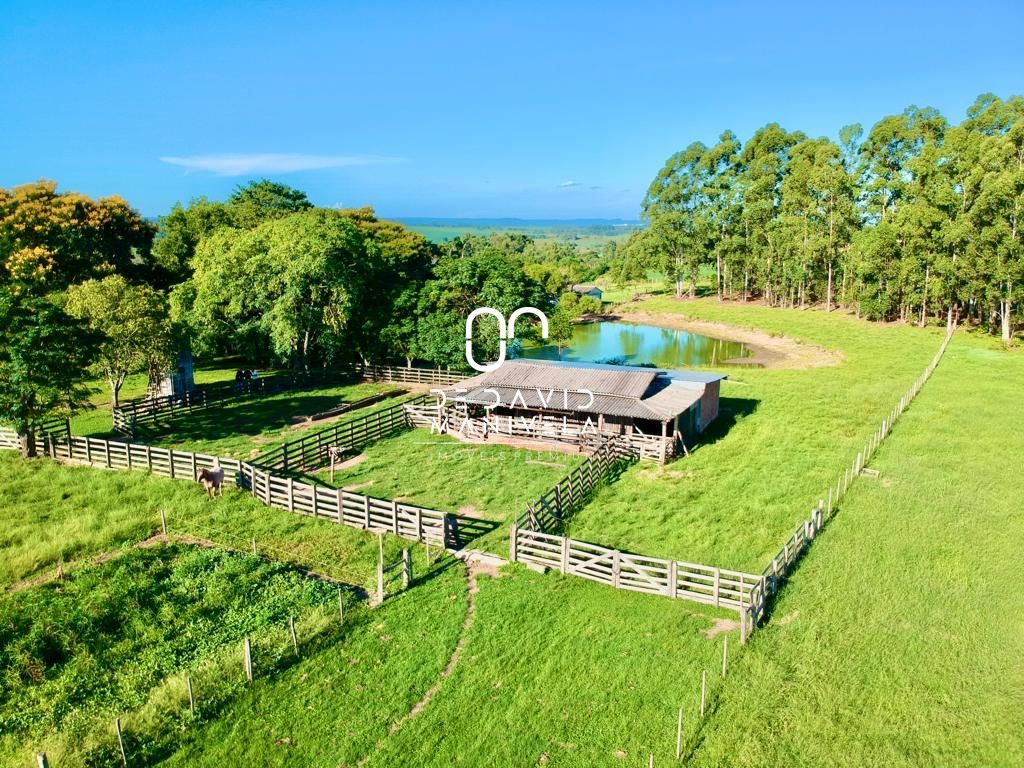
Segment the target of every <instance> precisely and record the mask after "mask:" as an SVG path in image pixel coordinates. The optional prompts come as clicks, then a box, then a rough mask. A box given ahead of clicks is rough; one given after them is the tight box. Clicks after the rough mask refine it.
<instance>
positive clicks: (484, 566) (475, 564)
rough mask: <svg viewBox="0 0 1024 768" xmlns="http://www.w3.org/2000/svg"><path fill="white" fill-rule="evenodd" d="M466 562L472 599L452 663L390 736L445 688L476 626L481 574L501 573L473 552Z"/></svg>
mask: <svg viewBox="0 0 1024 768" xmlns="http://www.w3.org/2000/svg"><path fill="white" fill-rule="evenodd" d="M465 563H466V588H467V594H468V599H467V601H466V617H465V619H463V621H462V629H461V630H460V631H459V639H458V640H457V641H456V643H455V648H454V650H452V655H451V656H450V657H449V658H448V663H447V664H445V665H444V669H442V670H441V674H440V676H439V677H438V678H437V680H435V681H434V684H433V685H432V686H430V687H429V688H428V689H427V690H426V691H425V692H424V693H423V695H422V696H421V697H420V699H419V701H417V702H416V703H415V704H413V706H412V709H410V710H409V711H408V712H406V713H405V714H404V715H402V716H401V717H400V718H398V719H397V720H395V721H394V722H393V723H391V725H390V726H389V727H388V735H389V736H390V735H392V734H395V733H397V732H398V731H399V730H401V728H402V726H404V725H405V724H406V723H407V722H409V721H410V720H412V719H413V718H414V717H416V715H418V714H419V713H420V712H422V711H423V710H424V709H426V707H427V705H428V704H430V702H431V701H432V700H433V699H434V697H435V696H436V695H437V693H438V691H440V690H441V685H442V684H443V683H444V681H445V680H446V679H448V678H449V677H450V676H451V674H452V672H453V671H454V670H455V665H456V664H458V663H459V659H460V658H461V657H462V653H463V651H465V649H466V646H467V645H468V644H469V630H470V628H471V627H472V626H473V618H474V616H475V615H476V593H477V592H478V591H479V587H478V585H477V576H478V575H479V574H481V573H485V574H487V575H489V576H491V577H492V578H496V577H497V575H498V566H497V565H495V564H494V563H491V562H489V561H488V560H486V559H484V560H480V559H477V558H475V557H473V555H472V554H470V555H468V556H467V557H466V558H465ZM382 746H384V739H380V740H378V741H377V743H376V744H374V746H373V749H371V750H370V752H369V753H368V754H366V755H364V756H363V757H362V758H361V759H360V760H359V761H358V762H357V763H356V765H357V766H363V765H366V763H367V762H369V760H370V758H371V757H373V756H374V755H375V754H376V753H377V752H378V751H379V750H380V748H381V747H382Z"/></svg>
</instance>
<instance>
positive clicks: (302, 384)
mask: <svg viewBox="0 0 1024 768" xmlns="http://www.w3.org/2000/svg"><path fill="white" fill-rule="evenodd" d="M351 375H352V374H351V373H349V372H346V371H331V372H328V373H317V374H295V373H268V374H266V375H264V376H261V377H260V378H258V379H254V380H252V381H245V382H233V381H224V382H216V383H213V384H207V385H205V386H203V387H199V388H196V389H194V390H192V391H191V392H185V393H183V394H180V395H161V396H160V397H146V398H138V399H135V400H126V401H125V402H123V403H121V404H120V405H119V406H118V407H117V408H114V409H112V410H111V414H112V418H113V424H114V429H115V430H116V431H117V432H120V433H121V434H124V435H127V436H134V435H135V434H136V432H137V429H138V427H139V426H145V425H150V426H153V425H155V424H157V423H158V422H161V421H170V420H172V419H175V418H178V417H179V416H182V415H189V414H191V413H193V412H194V411H195V410H197V409H203V408H209V407H211V406H215V405H221V404H224V403H229V402H233V401H236V400H242V399H246V398H249V397H255V396H265V395H272V394H276V393H278V392H285V391H288V390H293V389H294V390H297V389H308V388H309V387H313V386H318V385H322V384H324V383H325V382H327V381H330V380H335V379H342V378H344V377H346V376H351Z"/></svg>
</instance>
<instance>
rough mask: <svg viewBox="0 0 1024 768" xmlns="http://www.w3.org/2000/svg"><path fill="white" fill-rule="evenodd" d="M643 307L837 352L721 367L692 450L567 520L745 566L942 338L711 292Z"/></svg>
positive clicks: (606, 538) (644, 471) (855, 446)
mask: <svg viewBox="0 0 1024 768" xmlns="http://www.w3.org/2000/svg"><path fill="white" fill-rule="evenodd" d="M637 306H641V305H637ZM642 307H643V309H644V310H646V311H648V312H652V313H658V312H663V313H674V314H683V315H685V316H687V317H691V318H698V319H704V320H713V321H718V322H725V323H731V324H734V325H745V326H756V327H758V328H761V329H764V330H767V331H769V332H771V333H775V334H779V335H782V334H787V335H789V336H792V337H795V338H797V339H799V340H801V341H804V342H808V343H814V344H817V345H819V346H821V347H824V348H826V349H829V350H833V351H836V352H839V353H841V355H842V357H843V362H842V364H840V365H830V366H823V367H818V368H811V369H805V370H787V369H758V368H736V367H733V368H729V369H728V371H726V372H727V373H728V375H729V379H728V380H727V381H726V382H724V383H723V385H722V400H721V413H720V416H719V418H718V420H717V421H716V422H715V423H714V424H713V425H712V426H711V428H710V429H709V431H708V433H706V435H705V436H704V439H703V443H702V444H701V445H699V447H698V449H697V450H696V451H694V453H693V455H692V456H690V457H686V458H682V459H680V460H677V461H676V462H674V463H672V464H669V465H667V466H665V467H655V466H652V465H649V464H640V465H636V466H634V467H633V468H631V469H630V470H629V471H628V472H626V474H625V475H624V476H623V477H622V478H621V479H620V480H619V481H618V482H616V483H614V484H612V485H610V486H608V487H606V488H605V489H603V490H602V492H601V493H600V494H599V496H598V497H597V498H596V499H595V501H594V502H593V503H591V504H590V505H589V506H587V507H586V508H584V509H583V510H582V511H581V513H580V514H579V515H578V516H577V517H576V518H574V520H573V522H572V525H571V529H570V532H571V534H572V535H573V536H574V537H575V538H578V539H582V540H584V541H593V542H596V543H599V544H605V545H607V546H617V547H620V548H622V549H627V550H631V551H634V552H639V553H642V554H646V555H651V556H655V557H676V558H679V559H682V560H687V561H690V562H698V563H707V564H710V565H717V566H720V567H728V568H736V569H743V570H756V571H760V570H761V568H762V567H764V565H766V564H767V561H768V560H769V559H770V557H771V556H772V555H773V554H774V553H775V552H776V550H777V549H778V548H779V547H780V546H781V545H782V542H783V541H784V539H785V538H787V537H788V536H789V534H790V533H791V532H792V529H793V527H794V526H795V525H796V523H797V522H798V521H800V520H801V519H805V518H806V517H807V513H808V512H809V510H810V509H811V507H812V506H814V505H815V504H817V501H818V499H819V498H821V496H822V494H823V492H825V491H826V489H827V488H828V487H829V484H830V482H834V480H835V478H836V476H838V475H839V474H840V473H841V472H842V470H843V468H844V467H846V466H848V465H849V463H850V461H851V458H852V457H853V456H855V455H856V453H857V451H858V450H860V449H861V448H862V447H863V443H864V439H865V436H866V435H867V434H869V433H870V432H871V431H872V429H874V428H877V425H878V424H879V423H880V422H881V420H882V418H883V417H884V416H886V415H887V414H888V413H889V411H891V410H892V407H893V404H894V403H895V402H896V401H897V400H898V399H899V397H900V396H901V395H902V394H903V393H904V392H905V391H906V390H907V389H908V388H909V386H910V385H911V383H913V381H914V380H915V379H916V378H917V377H918V376H919V375H920V373H921V371H922V370H924V368H925V366H926V365H927V364H928V362H929V361H930V360H931V358H932V357H933V356H934V354H935V352H936V350H937V349H938V347H939V344H940V343H941V338H942V334H941V332H940V331H938V330H926V331H921V330H920V329H916V328H908V327H904V326H882V325H870V324H867V323H863V322H860V321H858V320H855V319H854V318H852V317H849V316H846V315H839V314H834V315H832V316H825V315H824V313H821V312H816V311H804V312H801V311H798V310H776V309H766V308H760V307H744V306H741V305H739V304H719V303H718V302H716V301H714V300H698V301H695V302H685V301H684V302H679V301H675V300H673V299H670V298H655V299H652V300H650V301H646V302H643V304H642ZM627 309H628V307H627Z"/></svg>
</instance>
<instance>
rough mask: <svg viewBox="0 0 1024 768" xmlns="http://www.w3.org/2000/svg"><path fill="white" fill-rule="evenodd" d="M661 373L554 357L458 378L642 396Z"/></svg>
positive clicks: (489, 383) (478, 383) (465, 384)
mask: <svg viewBox="0 0 1024 768" xmlns="http://www.w3.org/2000/svg"><path fill="white" fill-rule="evenodd" d="M657 376H658V371H656V370H655V369H653V368H631V367H627V366H622V365H600V366H598V365H595V366H593V367H590V366H588V367H587V368H581V367H578V366H568V365H561V364H560V363H558V362H556V361H553V360H506V361H505V362H504V363H502V364H501V366H500V367H499V368H498V369H497V370H495V371H490V372H489V373H483V374H481V375H479V376H474V377H473V378H471V379H467V380H466V381H463V382H459V386H460V387H464V388H466V389H469V388H472V387H518V388H519V389H538V388H539V389H543V390H547V389H558V390H562V389H567V390H569V391H570V392H573V391H579V390H590V391H591V392H593V393H594V394H595V395H611V396H612V397H635V398H640V397H643V394H644V392H646V391H647V388H648V387H649V386H650V385H651V382H653V381H654V380H655V379H656V378H657Z"/></svg>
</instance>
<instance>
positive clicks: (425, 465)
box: [316, 428, 583, 546]
mask: <svg viewBox="0 0 1024 768" xmlns="http://www.w3.org/2000/svg"><path fill="white" fill-rule="evenodd" d="M582 460H583V456H582V455H581V454H578V453H566V452H562V451H554V450H548V451H546V450H543V449H542V447H538V448H537V449H535V450H531V449H527V448H519V447H512V446H508V445H498V444H493V443H492V444H486V443H481V442H473V443H465V442H461V441H459V440H457V439H455V438H454V437H451V436H449V435H442V434H431V432H430V430H429V429H426V428H416V429H411V430H408V431H406V432H402V433H400V434H398V435H395V436H394V437H390V438H387V439H385V440H380V441H378V442H376V443H371V444H370V445H369V446H367V447H366V448H365V449H364V450H363V452H362V453H361V454H358V455H356V456H354V457H352V458H350V459H348V460H347V461H346V465H342V466H341V467H340V468H336V471H335V473H334V481H333V483H332V482H331V481H330V471H329V469H327V470H322V471H320V472H318V473H316V477H317V479H318V480H321V481H323V482H325V483H327V484H332V485H334V486H336V487H338V488H346V489H350V490H358V491H359V492H360V493H366V494H369V495H371V496H377V497H380V498H385V499H401V500H403V501H408V502H410V503H413V504H418V505H421V506H425V507H431V508H433V509H442V510H447V511H451V512H457V513H458V514H459V515H463V516H467V517H481V518H484V519H486V520H491V521H494V522H499V523H504V522H508V521H510V520H513V519H515V518H516V517H518V516H519V515H521V514H522V511H523V509H525V507H526V504H527V503H528V502H530V501H533V500H534V499H535V498H536V497H538V496H540V495H541V494H542V493H544V491H546V490H547V489H548V488H550V487H551V486H552V485H554V484H555V483H556V482H558V480H560V479H561V478H562V477H563V476H565V475H566V474H568V473H569V472H570V471H571V470H572V469H573V467H576V466H578V465H579V464H580V463H581V462H582ZM503 530H504V532H505V534H506V535H507V529H503ZM498 546H500V545H498Z"/></svg>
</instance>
